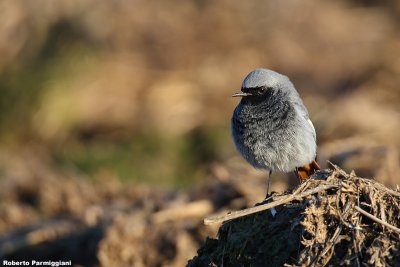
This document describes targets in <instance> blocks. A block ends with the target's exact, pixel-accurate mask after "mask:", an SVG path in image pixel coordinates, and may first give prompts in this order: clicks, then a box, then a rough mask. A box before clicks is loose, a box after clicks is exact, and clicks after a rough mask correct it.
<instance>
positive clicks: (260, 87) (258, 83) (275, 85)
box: [232, 69, 294, 101]
mask: <svg viewBox="0 0 400 267" xmlns="http://www.w3.org/2000/svg"><path fill="white" fill-rule="evenodd" d="M292 88H293V89H294V87H293V84H292V83H291V82H290V80H289V78H288V77H286V76H285V75H282V74H279V73H277V72H275V71H272V70H268V69H256V70H253V71H252V72H250V73H249V74H248V75H247V76H246V78H245V79H244V81H243V84H242V88H241V90H240V92H238V93H235V94H233V95H232V96H233V97H243V98H245V99H246V100H250V101H251V100H254V101H257V100H263V99H266V98H269V97H271V96H272V95H275V94H277V93H284V94H286V93H290V91H291V90H292Z"/></svg>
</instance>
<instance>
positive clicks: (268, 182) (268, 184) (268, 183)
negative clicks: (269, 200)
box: [267, 170, 272, 197]
mask: <svg viewBox="0 0 400 267" xmlns="http://www.w3.org/2000/svg"><path fill="white" fill-rule="evenodd" d="M271 174H272V171H271V170H270V171H269V174H268V178H267V197H268V195H269V187H270V185H271Z"/></svg>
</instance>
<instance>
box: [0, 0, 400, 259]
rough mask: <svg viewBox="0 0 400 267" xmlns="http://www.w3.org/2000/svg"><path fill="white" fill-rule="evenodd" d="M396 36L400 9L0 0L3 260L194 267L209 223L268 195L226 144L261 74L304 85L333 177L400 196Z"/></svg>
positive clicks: (285, 180) (261, 177)
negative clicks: (266, 71)
mask: <svg viewBox="0 0 400 267" xmlns="http://www.w3.org/2000/svg"><path fill="white" fill-rule="evenodd" d="M399 26H400V4H399V3H398V2H396V1H372V0H353V1H334V2H333V1H292V0H284V1H278V0H274V1H259V0H257V1H251V2H243V1H227V0H223V1H218V2H216V1H208V0H203V1H202V0H193V1H179V0H178V1H151V2H149V1H143V0H135V1H122V0H121V1H101V2H99V1H94V0H87V1H71V0H60V1H47V0H39V1H22V0H18V1H0V92H1V96H0V259H8V260H11V259H17V260H18V259H19V260H23V259H43V260H49V259H53V260H63V259H65V260H72V262H73V263H74V264H75V265H77V266H99V265H100V266H165V265H168V266H182V265H184V264H185V263H186V262H187V260H188V259H190V258H192V257H193V256H194V255H195V254H196V250H197V248H198V247H199V245H200V244H201V243H202V242H203V240H204V238H205V236H207V235H215V231H216V228H212V227H204V226H202V223H201V221H202V219H203V217H204V216H207V215H209V214H211V213H213V212H217V211H221V210H224V209H239V208H244V207H247V206H253V205H254V204H255V203H257V202H259V201H261V200H262V199H263V197H264V196H265V189H266V188H265V178H266V175H265V174H264V173H262V172H259V171H255V170H253V169H252V168H251V167H250V166H248V164H246V163H245V162H244V160H242V159H241V158H240V156H239V155H238V153H237V152H236V151H235V148H234V145H233V142H232V140H231V136H230V129H229V127H230V125H229V124H230V118H231V114H232V111H233V109H234V107H235V106H236V105H237V101H238V100H237V99H233V98H231V97H230V96H231V94H232V93H234V92H236V91H238V90H239V89H240V86H241V82H242V80H243V78H244V77H245V76H246V75H247V73H248V72H250V71H251V70H253V69H255V68H258V67H267V68H270V69H273V70H276V71H278V72H281V73H283V74H285V75H287V76H289V77H290V78H291V80H292V82H293V83H294V84H295V85H296V88H297V89H298V91H299V93H300V95H301V96H302V98H303V100H304V102H305V104H306V106H307V107H308V110H309V112H310V117H311V119H312V121H313V122H314V125H315V128H316V131H317V139H318V146H319V151H318V159H319V162H320V163H321V165H322V166H323V167H328V165H327V163H326V162H327V160H330V161H331V162H333V163H335V164H337V165H339V166H341V167H342V168H344V169H345V170H346V171H351V170H355V172H356V174H357V175H359V176H362V177H370V178H375V179H377V180H379V181H380V182H382V183H384V184H385V185H387V186H388V187H391V188H396V185H397V184H399V183H400V176H399V173H400V169H399V156H398V153H399V149H400V134H399V129H400V105H399V102H400V31H399V30H400V27H399ZM272 181H273V185H272V189H273V191H283V190H285V189H286V188H288V187H293V186H295V185H296V184H297V180H296V179H295V177H294V176H292V175H291V174H289V175H285V174H279V173H277V174H274V175H273V180H272Z"/></svg>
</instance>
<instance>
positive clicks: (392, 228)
mask: <svg viewBox="0 0 400 267" xmlns="http://www.w3.org/2000/svg"><path fill="white" fill-rule="evenodd" d="M354 209H355V210H357V211H358V212H359V213H361V214H362V215H364V216H366V217H368V218H370V219H371V220H374V221H375V222H377V223H380V224H382V225H384V226H386V227H387V228H389V229H391V230H393V231H395V232H396V233H398V234H400V229H399V228H397V227H395V226H393V225H391V224H388V223H387V222H385V221H382V220H381V219H379V218H377V217H375V216H374V215H372V214H370V213H368V212H366V211H365V210H363V209H362V208H360V207H354Z"/></svg>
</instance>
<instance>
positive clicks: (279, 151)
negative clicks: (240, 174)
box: [233, 126, 316, 172]
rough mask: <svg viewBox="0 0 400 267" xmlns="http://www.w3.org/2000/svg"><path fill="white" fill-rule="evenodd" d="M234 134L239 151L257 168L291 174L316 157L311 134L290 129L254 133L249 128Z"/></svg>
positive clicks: (251, 128) (265, 130)
mask: <svg viewBox="0 0 400 267" xmlns="http://www.w3.org/2000/svg"><path fill="white" fill-rule="evenodd" d="M233 134H234V139H235V144H236V147H237V149H238V150H239V152H240V153H241V154H242V155H243V157H244V158H245V159H246V160H247V161H248V162H249V163H250V164H252V165H253V166H254V167H255V168H259V169H268V170H272V171H284V172H289V171H293V170H295V169H296V168H297V167H301V166H304V165H306V164H308V163H310V162H311V161H313V160H314V158H315V154H316V145H315V139H314V136H313V135H312V132H304V131H302V132H300V131H298V130H297V129H296V128H290V127H288V128H284V129H282V128H280V129H264V130H263V131H254V129H253V127H251V126H250V127H245V128H243V129H242V131H241V132H240V133H236V137H235V133H233Z"/></svg>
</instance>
